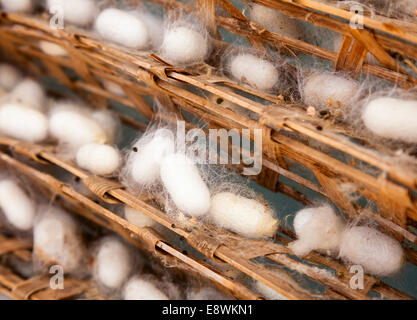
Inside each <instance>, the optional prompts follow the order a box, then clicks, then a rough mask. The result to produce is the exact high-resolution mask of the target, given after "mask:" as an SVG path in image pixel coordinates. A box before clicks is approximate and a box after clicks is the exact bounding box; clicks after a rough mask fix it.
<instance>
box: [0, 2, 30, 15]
mask: <svg viewBox="0 0 417 320" xmlns="http://www.w3.org/2000/svg"><path fill="white" fill-rule="evenodd" d="M0 3H1V5H2V7H3V9H4V10H5V11H7V12H20V13H30V12H32V11H33V8H34V6H33V2H32V0H0Z"/></svg>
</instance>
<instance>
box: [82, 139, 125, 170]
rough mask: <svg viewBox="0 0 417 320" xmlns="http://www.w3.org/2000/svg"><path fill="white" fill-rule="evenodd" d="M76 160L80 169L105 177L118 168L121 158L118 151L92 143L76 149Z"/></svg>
mask: <svg viewBox="0 0 417 320" xmlns="http://www.w3.org/2000/svg"><path fill="white" fill-rule="evenodd" d="M76 159H77V164H78V166H80V167H81V168H83V169H85V170H88V171H90V172H91V173H94V174H96V175H99V176H106V175H110V174H112V173H114V172H115V171H116V170H117V169H118V168H119V166H120V160H121V156H120V152H119V150H117V149H116V148H114V147H112V146H109V145H105V144H100V143H95V142H92V143H87V144H85V145H83V146H82V147H81V148H80V149H78V152H77V156H76Z"/></svg>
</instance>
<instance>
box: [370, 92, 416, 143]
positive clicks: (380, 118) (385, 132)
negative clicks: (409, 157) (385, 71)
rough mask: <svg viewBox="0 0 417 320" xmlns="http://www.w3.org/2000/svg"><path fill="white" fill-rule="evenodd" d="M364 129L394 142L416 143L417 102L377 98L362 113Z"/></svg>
mask: <svg viewBox="0 0 417 320" xmlns="http://www.w3.org/2000/svg"><path fill="white" fill-rule="evenodd" d="M362 120H363V122H364V124H365V126H366V128H367V129H368V130H369V131H371V132H373V133H374V134H376V135H378V136H380V137H383V138H389V139H394V140H401V141H404V142H409V143H417V101H415V100H414V101H413V100H403V99H395V98H388V97H383V98H377V99H374V100H372V101H370V102H369V103H368V104H367V105H366V106H365V108H364V109H363V112H362Z"/></svg>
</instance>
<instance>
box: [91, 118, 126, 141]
mask: <svg viewBox="0 0 417 320" xmlns="http://www.w3.org/2000/svg"><path fill="white" fill-rule="evenodd" d="M91 117H92V118H93V119H94V120H96V121H97V122H98V123H99V124H100V126H101V128H102V129H103V130H104V132H105V133H106V135H107V138H108V141H107V142H108V143H111V144H117V143H118V142H119V139H120V132H119V131H120V120H119V118H118V116H117V115H116V114H114V113H113V112H111V111H108V110H100V111H94V112H93V113H91Z"/></svg>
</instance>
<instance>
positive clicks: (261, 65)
mask: <svg viewBox="0 0 417 320" xmlns="http://www.w3.org/2000/svg"><path fill="white" fill-rule="evenodd" d="M229 69H230V72H231V74H232V75H233V77H234V78H235V79H236V80H238V81H242V82H245V83H247V84H249V85H250V86H252V87H255V88H257V89H259V90H271V89H272V88H273V87H274V86H275V85H276V84H277V82H278V70H277V69H276V68H275V66H274V65H273V64H272V63H271V62H269V61H268V60H264V59H261V58H259V57H257V56H255V55H252V54H247V53H244V54H238V55H235V56H234V57H232V58H231V60H230V65H229Z"/></svg>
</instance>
